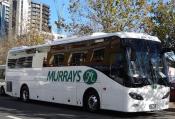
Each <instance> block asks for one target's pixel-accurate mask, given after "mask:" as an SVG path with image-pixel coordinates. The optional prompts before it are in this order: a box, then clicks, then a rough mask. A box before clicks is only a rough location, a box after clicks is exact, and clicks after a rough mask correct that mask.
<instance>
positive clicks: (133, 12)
mask: <svg viewBox="0 0 175 119" xmlns="http://www.w3.org/2000/svg"><path fill="white" fill-rule="evenodd" d="M150 10H151V9H150V4H149V3H148V2H147V0H69V6H68V11H69V15H70V19H71V20H69V21H66V20H65V19H64V18H60V19H59V20H58V21H57V22H56V24H57V26H58V28H60V29H61V28H64V29H65V30H66V31H69V32H72V33H74V34H79V35H82V34H88V33H91V32H98V31H103V32H118V31H138V32H139V31H140V32H144V31H146V30H147V29H149V28H148V27H149V26H148V25H147V24H145V22H149V23H150V21H149V19H148V18H149V16H148V14H149V13H150Z"/></svg>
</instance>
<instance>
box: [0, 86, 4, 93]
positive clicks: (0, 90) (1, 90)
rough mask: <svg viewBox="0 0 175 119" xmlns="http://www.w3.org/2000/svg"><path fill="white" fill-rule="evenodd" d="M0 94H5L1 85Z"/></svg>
mask: <svg viewBox="0 0 175 119" xmlns="http://www.w3.org/2000/svg"><path fill="white" fill-rule="evenodd" d="M0 94H1V95H5V90H4V87H3V86H2V87H1V89H0Z"/></svg>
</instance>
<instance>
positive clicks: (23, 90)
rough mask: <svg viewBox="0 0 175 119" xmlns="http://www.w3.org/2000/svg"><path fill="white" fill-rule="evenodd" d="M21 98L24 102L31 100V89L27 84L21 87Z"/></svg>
mask: <svg viewBox="0 0 175 119" xmlns="http://www.w3.org/2000/svg"><path fill="white" fill-rule="evenodd" d="M20 98H21V100H22V101H23V102H28V101H29V89H28V87H27V86H23V87H22V88H21V93H20Z"/></svg>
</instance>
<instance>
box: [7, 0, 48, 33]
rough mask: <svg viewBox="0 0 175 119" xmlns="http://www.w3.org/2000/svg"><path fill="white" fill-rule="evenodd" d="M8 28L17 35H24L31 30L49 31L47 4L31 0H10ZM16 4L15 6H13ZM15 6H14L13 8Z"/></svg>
mask: <svg viewBox="0 0 175 119" xmlns="http://www.w3.org/2000/svg"><path fill="white" fill-rule="evenodd" d="M11 5H12V6H13V8H11V10H10V12H11V14H12V16H13V17H11V21H10V24H9V26H10V28H11V29H13V31H14V34H16V35H17V36H21V35H25V34H26V33H27V32H29V31H31V30H37V31H39V32H42V31H44V32H51V28H50V26H49V16H50V8H49V6H47V5H45V4H42V3H36V2H32V0H11ZM15 5H16V6H15ZM15 7H16V8H15Z"/></svg>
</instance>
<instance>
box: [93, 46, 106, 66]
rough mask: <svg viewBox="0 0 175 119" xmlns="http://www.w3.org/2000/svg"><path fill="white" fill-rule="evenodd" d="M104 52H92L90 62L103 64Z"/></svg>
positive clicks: (103, 50)
mask: <svg viewBox="0 0 175 119" xmlns="http://www.w3.org/2000/svg"><path fill="white" fill-rule="evenodd" d="M104 52H105V49H98V50H94V52H93V56H92V59H91V61H92V62H96V63H99V62H103V61H104Z"/></svg>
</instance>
